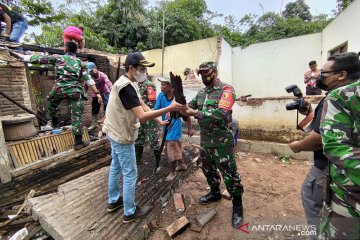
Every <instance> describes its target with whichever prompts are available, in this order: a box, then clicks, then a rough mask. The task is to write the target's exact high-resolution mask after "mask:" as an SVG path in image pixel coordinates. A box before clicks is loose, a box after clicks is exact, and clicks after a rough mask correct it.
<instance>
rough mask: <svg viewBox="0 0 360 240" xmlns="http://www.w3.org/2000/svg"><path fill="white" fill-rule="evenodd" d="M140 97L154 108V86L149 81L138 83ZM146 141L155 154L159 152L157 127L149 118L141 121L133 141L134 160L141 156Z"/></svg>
mask: <svg viewBox="0 0 360 240" xmlns="http://www.w3.org/2000/svg"><path fill="white" fill-rule="evenodd" d="M138 86H139V92H140V95H141V99H142V100H143V101H144V103H145V104H146V105H147V106H148V107H149V108H150V109H152V108H154V106H155V102H156V87H155V85H154V84H153V83H152V82H151V81H150V80H146V81H145V82H143V83H138ZM146 143H148V144H149V145H150V148H151V149H153V151H154V154H155V156H157V154H159V149H160V143H159V127H158V125H157V123H156V122H155V121H154V120H149V121H146V122H143V123H141V126H140V129H139V135H138V138H137V139H136V141H135V149H136V151H135V153H136V160H137V161H139V160H140V159H141V158H142V154H143V149H144V146H145V144H146Z"/></svg>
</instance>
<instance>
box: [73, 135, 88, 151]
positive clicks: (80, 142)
mask: <svg viewBox="0 0 360 240" xmlns="http://www.w3.org/2000/svg"><path fill="white" fill-rule="evenodd" d="M89 144H90V142H88V141H85V142H84V141H83V140H82V136H81V135H75V145H74V149H75V150H79V149H81V148H84V147H86V146H88V145H89Z"/></svg>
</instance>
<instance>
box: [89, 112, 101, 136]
mask: <svg viewBox="0 0 360 240" xmlns="http://www.w3.org/2000/svg"><path fill="white" fill-rule="evenodd" d="M91 116H92V122H91V126H90V127H88V130H89V131H90V132H91V131H93V130H95V129H96V127H97V125H98V120H99V114H92V115H91Z"/></svg>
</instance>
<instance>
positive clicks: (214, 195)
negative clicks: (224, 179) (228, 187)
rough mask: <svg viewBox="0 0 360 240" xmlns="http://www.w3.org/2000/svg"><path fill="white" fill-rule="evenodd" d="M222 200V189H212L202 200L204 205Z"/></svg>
mask: <svg viewBox="0 0 360 240" xmlns="http://www.w3.org/2000/svg"><path fill="white" fill-rule="evenodd" d="M221 198H222V196H221V193H220V188H212V189H211V191H210V192H209V193H208V194H206V195H205V196H202V197H201V198H200V202H201V203H202V204H209V203H212V202H217V201H220V200H221Z"/></svg>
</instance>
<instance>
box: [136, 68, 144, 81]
mask: <svg viewBox="0 0 360 240" xmlns="http://www.w3.org/2000/svg"><path fill="white" fill-rule="evenodd" d="M135 70H136V75H134V78H135V80H136V81H137V82H139V83H142V82H144V81H145V80H146V72H144V73H142V72H139V71H138V70H137V69H135Z"/></svg>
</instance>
